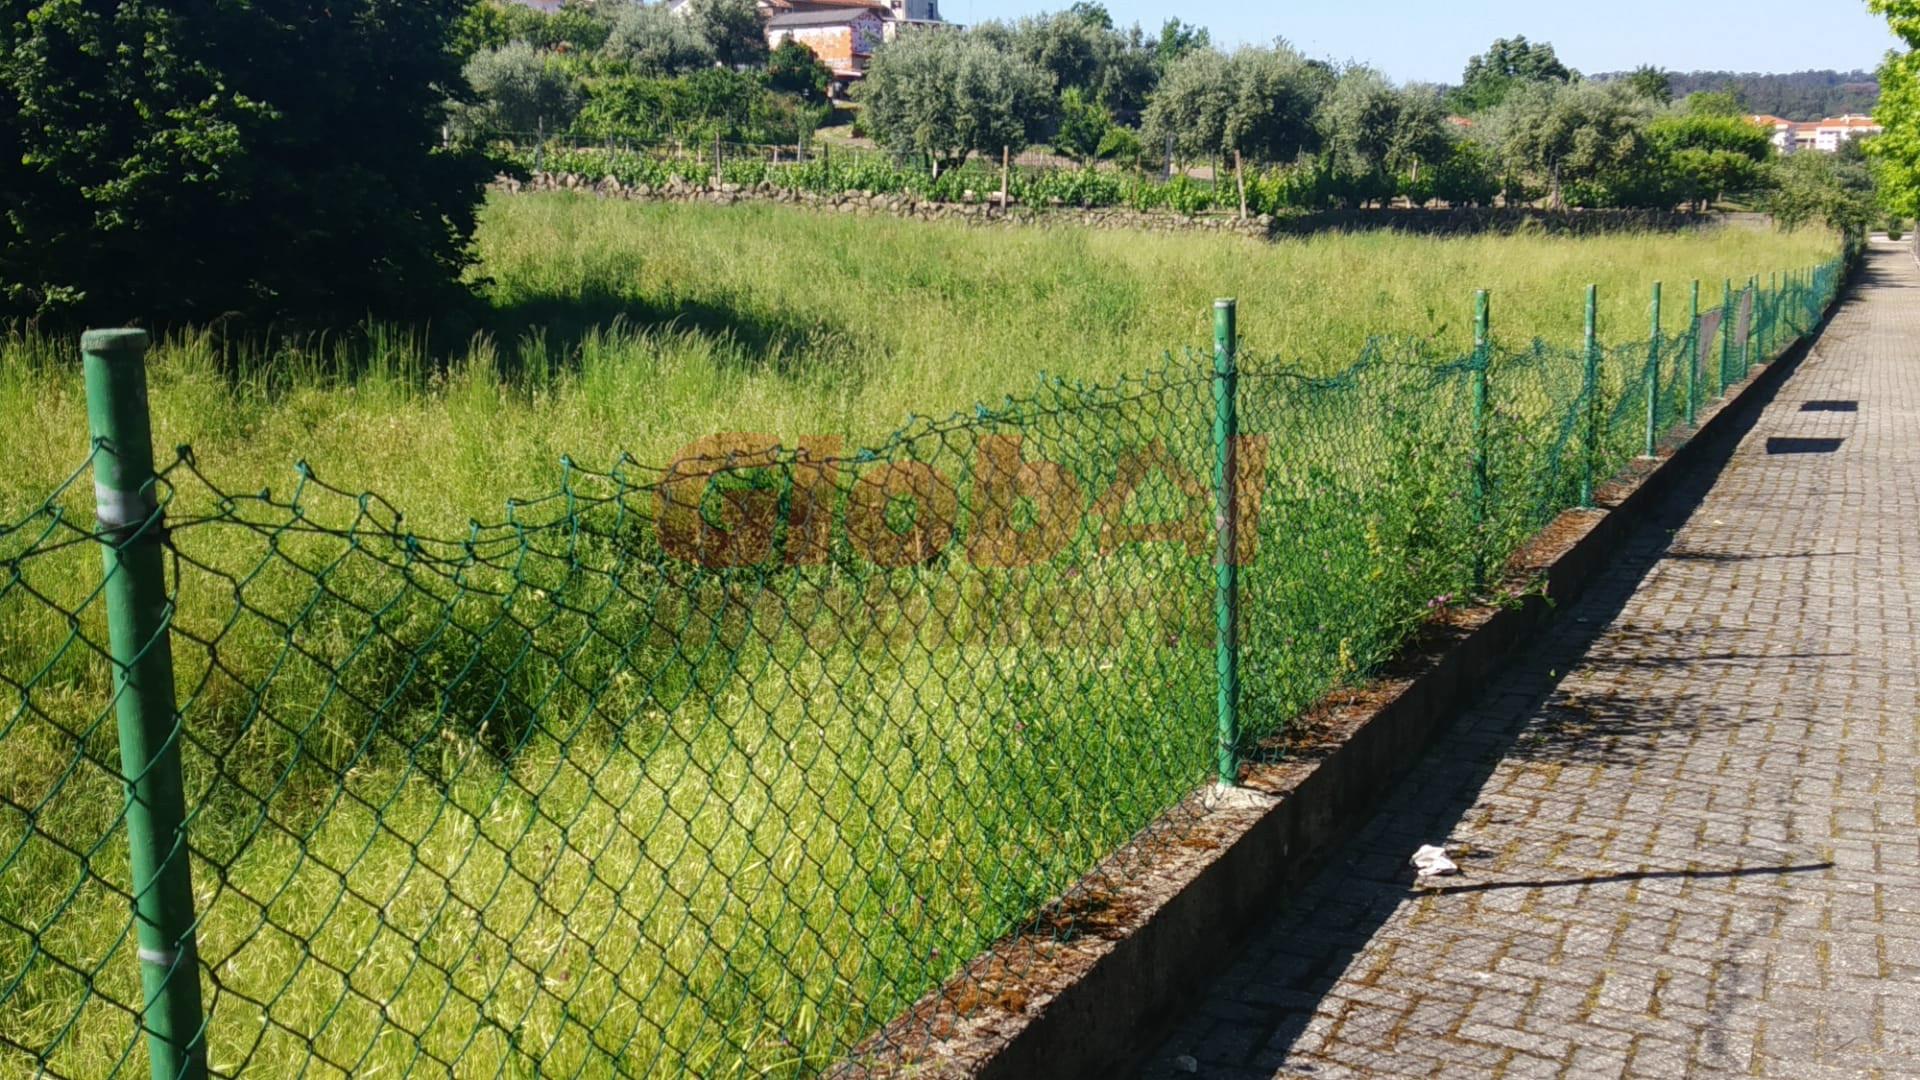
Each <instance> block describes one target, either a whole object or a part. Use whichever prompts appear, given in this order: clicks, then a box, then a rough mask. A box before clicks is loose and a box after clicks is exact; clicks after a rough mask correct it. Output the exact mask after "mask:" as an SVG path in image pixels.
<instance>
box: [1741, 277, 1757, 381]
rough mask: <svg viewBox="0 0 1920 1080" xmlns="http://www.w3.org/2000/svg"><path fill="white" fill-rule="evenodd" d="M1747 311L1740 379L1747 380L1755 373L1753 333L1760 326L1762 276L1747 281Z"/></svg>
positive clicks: (1742, 341)
mask: <svg viewBox="0 0 1920 1080" xmlns="http://www.w3.org/2000/svg"><path fill="white" fill-rule="evenodd" d="M1744 304H1745V306H1746V309H1747V320H1746V321H1747V332H1746V333H1744V334H1741V335H1740V377H1741V378H1742V379H1745V378H1746V377H1747V376H1748V375H1749V374H1752V372H1753V332H1754V330H1755V328H1756V327H1758V326H1759V324H1760V275H1759V274H1755V275H1753V276H1752V277H1750V278H1748V279H1747V297H1746V300H1745V301H1744Z"/></svg>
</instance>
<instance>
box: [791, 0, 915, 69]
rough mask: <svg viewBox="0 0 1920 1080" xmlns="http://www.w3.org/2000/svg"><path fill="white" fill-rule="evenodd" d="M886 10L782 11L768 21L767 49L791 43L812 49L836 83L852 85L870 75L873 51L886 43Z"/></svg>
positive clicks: (824, 9) (820, 9) (872, 8)
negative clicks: (868, 73)
mask: <svg viewBox="0 0 1920 1080" xmlns="http://www.w3.org/2000/svg"><path fill="white" fill-rule="evenodd" d="M884 11H885V9H883V8H879V7H844V8H842V7H821V8H815V9H814V10H811V11H782V12H778V13H776V14H774V15H773V16H772V17H770V18H769V19H767V47H768V48H779V47H780V45H782V44H783V43H785V42H786V41H788V40H793V41H797V42H799V43H800V44H802V45H805V46H806V47H807V48H809V49H812V50H813V55H815V56H817V57H819V58H820V62H821V63H823V64H825V65H827V70H828V71H831V72H833V77H834V80H835V81H837V82H842V83H844V82H850V81H852V80H854V79H858V78H860V77H861V76H863V75H865V74H866V73H867V62H868V61H869V60H871V59H872V58H873V50H874V49H876V48H879V46H880V44H881V43H882V42H884V41H886V40H887V37H888V33H887V29H888V28H887V22H888V20H887V18H886V16H885V14H884Z"/></svg>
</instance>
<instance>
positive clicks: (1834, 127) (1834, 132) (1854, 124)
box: [1813, 113, 1885, 154]
mask: <svg viewBox="0 0 1920 1080" xmlns="http://www.w3.org/2000/svg"><path fill="white" fill-rule="evenodd" d="M1883 130H1885V129H1884V128H1882V127H1881V126H1880V125H1879V124H1876V123H1874V122H1873V117H1871V116H1855V115H1853V114H1851V113H1849V114H1848V115H1846V116H1833V117H1828V118H1827V119H1825V120H1822V121H1820V123H1819V124H1817V125H1815V126H1814V129H1813V148H1814V149H1815V150H1819V151H1822V152H1824V153H1828V154H1833V153H1838V152H1839V150H1840V146H1841V144H1843V143H1848V142H1852V141H1853V140H1855V139H1862V138H1866V137H1868V136H1872V135H1878V134H1880V132H1882V131H1883Z"/></svg>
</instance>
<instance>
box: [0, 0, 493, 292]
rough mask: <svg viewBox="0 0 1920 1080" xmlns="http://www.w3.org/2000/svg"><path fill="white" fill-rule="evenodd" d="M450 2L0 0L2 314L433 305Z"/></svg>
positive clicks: (452, 260) (453, 70) (457, 174)
mask: <svg viewBox="0 0 1920 1080" xmlns="http://www.w3.org/2000/svg"><path fill="white" fill-rule="evenodd" d="M467 12H468V4H467V3H466V2H465V0H226V2H223V3H221V4H218V5H213V4H204V3H194V4H173V3H161V2H158V0H121V2H115V3H106V2H102V0H0V160H4V161H6V162H7V163H8V166H7V168H6V169H5V170H0V208H4V217H0V315H13V316H34V317H39V318H43V319H52V320H57V321H80V320H86V321H91V322H96V323H122V322H136V323H153V322H175V321H179V322H189V321H191V322H206V321H210V320H214V319H217V318H221V317H223V316H226V315H229V314H240V315H246V316H251V317H259V318H274V319H283V320H292V321H300V322H305V321H312V322H315V323H321V324H331V325H339V324H342V323H352V322H354V321H357V320H359V319H362V318H364V317H366V316H367V315H369V314H390V315H401V314H417V313H418V312H419V311H420V310H422V309H423V308H424V309H429V310H430V309H431V308H432V307H433V306H436V305H440V304H443V303H445V302H446V300H447V298H448V296H449V295H450V294H455V293H456V292H457V287H456V285H455V282H456V281H457V279H458V278H459V276H460V274H461V272H462V271H463V270H464V269H465V267H466V266H467V263H468V261H469V256H468V254H467V239H468V237H469V236H470V234H471V232H472V228H473V223H474V208H475V206H476V205H477V203H478V201H479V198H480V195H481V188H482V184H483V183H484V181H485V179H486V178H487V176H488V175H490V169H489V167H488V165H487V163H486V162H485V161H484V160H483V159H481V158H480V157H479V156H478V155H475V154H472V153H468V152H464V151H458V150H453V151H448V150H442V149H440V148H439V146H440V142H441V138H442V125H443V123H444V122H445V117H446V114H445V110H444V103H445V102H446V101H447V99H448V98H450V97H451V98H455V99H459V98H462V97H464V96H465V89H464V80H463V79H462V78H461V73H460V64H461V61H460V59H459V57H458V56H457V55H456V54H455V52H454V51H453V49H452V48H451V47H450V44H451V42H452V41H453V40H454V38H455V32H456V29H457V28H458V27H459V26H460V25H461V23H462V20H463V19H464V18H465V16H466V15H467Z"/></svg>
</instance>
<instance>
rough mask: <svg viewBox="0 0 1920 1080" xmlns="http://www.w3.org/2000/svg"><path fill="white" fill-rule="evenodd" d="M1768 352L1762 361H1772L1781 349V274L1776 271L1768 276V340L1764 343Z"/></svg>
mask: <svg viewBox="0 0 1920 1080" xmlns="http://www.w3.org/2000/svg"><path fill="white" fill-rule="evenodd" d="M1762 344H1764V345H1765V346H1766V352H1765V353H1764V354H1763V355H1762V357H1761V359H1762V360H1766V361H1771V360H1772V359H1773V353H1774V350H1776V349H1778V348H1779V347H1780V272H1779V271H1778V270H1775V271H1774V272H1773V273H1771V274H1768V275H1767V338H1766V341H1764V342H1762Z"/></svg>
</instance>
